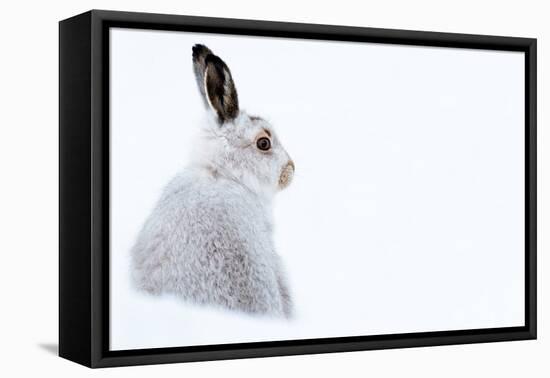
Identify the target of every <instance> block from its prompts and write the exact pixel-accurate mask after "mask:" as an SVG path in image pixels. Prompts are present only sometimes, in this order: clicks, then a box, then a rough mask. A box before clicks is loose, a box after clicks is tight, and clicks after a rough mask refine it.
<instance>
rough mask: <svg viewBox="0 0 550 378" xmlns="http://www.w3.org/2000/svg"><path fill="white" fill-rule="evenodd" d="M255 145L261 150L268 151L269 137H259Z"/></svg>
mask: <svg viewBox="0 0 550 378" xmlns="http://www.w3.org/2000/svg"><path fill="white" fill-rule="evenodd" d="M256 146H257V147H258V149H260V150H262V151H268V150H269V149H270V148H271V141H270V140H269V138H266V137H261V138H260V139H258V140H257V141H256Z"/></svg>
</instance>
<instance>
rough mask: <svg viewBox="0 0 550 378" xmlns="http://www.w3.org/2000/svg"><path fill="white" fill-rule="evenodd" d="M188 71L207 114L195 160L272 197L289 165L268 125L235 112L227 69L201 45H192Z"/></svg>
mask: <svg viewBox="0 0 550 378" xmlns="http://www.w3.org/2000/svg"><path fill="white" fill-rule="evenodd" d="M193 67H194V71H195V76H196V79H197V84H198V87H199V91H200V93H201V95H202V98H203V100H204V104H205V106H206V108H207V111H208V112H209V113H210V114H209V122H207V124H206V126H205V128H204V129H203V134H202V135H201V143H200V146H198V148H197V154H198V155H196V156H195V157H196V158H198V159H199V160H200V163H201V164H204V165H205V166H206V167H207V168H209V169H211V170H212V173H213V174H214V175H221V176H227V177H229V178H231V179H235V180H238V181H239V182H241V183H243V184H245V185H246V186H248V187H249V188H251V189H253V190H257V191H262V192H266V191H267V192H269V193H273V192H275V191H277V190H279V189H283V188H285V187H286V186H288V185H289V184H290V182H291V181H292V176H293V174H294V163H293V162H292V160H291V159H290V157H289V155H288V153H287V152H286V151H285V149H284V148H283V146H282V145H281V142H280V140H279V139H278V138H277V135H276V133H275V131H274V130H273V126H271V125H270V124H269V123H268V122H267V121H266V120H264V119H263V118H261V117H258V116H252V115H248V114H247V113H246V112H245V111H243V110H241V109H239V100H238V97H237V90H236V88H235V83H234V82H233V78H232V76H231V72H230V71H229V67H227V65H226V64H225V63H224V61H223V60H221V59H220V58H219V57H218V56H216V55H214V54H213V53H212V51H210V49H208V48H207V47H206V46H203V45H195V46H194V47H193Z"/></svg>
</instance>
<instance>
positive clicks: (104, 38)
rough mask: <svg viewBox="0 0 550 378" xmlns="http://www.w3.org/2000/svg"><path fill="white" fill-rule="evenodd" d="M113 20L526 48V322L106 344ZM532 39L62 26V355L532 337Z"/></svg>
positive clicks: (194, 357)
mask: <svg viewBox="0 0 550 378" xmlns="http://www.w3.org/2000/svg"><path fill="white" fill-rule="evenodd" d="M111 27H124V28H139V29H156V30H175V31H190V32H204V33H222V34H234V35H253V36H269V37H290V38H304V39H321V40H337V41H362V42H374V43H383V44H403V45H419V46H441V47H455V48H469V49H489V50H504V51H521V52H524V53H525V136H526V138H525V194H526V197H525V221H526V222H525V320H526V321H525V325H524V326H523V327H508V328H490V329H475V330H458V331H439V332H420V333H407V334H391V335H376V336H355V337H337V338H325V339H309V340H292V341H270V342H254V343H242V344H228V345H208V346H190V347H176V348H174V347H170V348H158V349H139V350H127V351H109V348H108V345H109V342H108V341H109V275H108V271H109V267H108V264H109V216H108V213H109V69H108V64H109V38H108V31H109V28H111ZM536 51H537V47H536V39H531V38H515V37H499V36H485V35H469V34H452V33H436V32H420V31H407V30H388V29H375V28H357V27H347V26H328V25H312V24H297V23H282V22H266V21H250V20H237V19H222V18H204V17H189V16H176V15H164V14H146V13H130V12H115V11H103V10H92V11H89V12H86V13H83V14H81V15H78V16H75V17H72V18H69V19H66V20H63V21H61V22H60V24H59V127H60V133H59V138H60V139H59V157H60V162H59V172H60V173H59V185H60V191H59V203H60V205H59V211H60V224H59V355H60V356H61V357H64V358H67V359H69V360H72V361H75V362H77V363H80V364H83V365H86V366H88V367H94V368H95V367H109V366H121V365H139V364H157V363H170V362H186V361H202V360H219V359H233V358H250V357H265V356H280V355H298V354H309V353H328V352H344V351H358V350H369V349H385V348H406V347H419V346H433V345H447V344H462V343H480V342H494V341H508V340H527V339H535V338H536V329H537V317H536V312H537V311H536V309H537V297H536V290H537V289H536V273H537V272H536V85H537V80H536V61H537V57H536V54H537V53H536Z"/></svg>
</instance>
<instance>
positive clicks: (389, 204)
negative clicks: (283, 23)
mask: <svg viewBox="0 0 550 378" xmlns="http://www.w3.org/2000/svg"><path fill="white" fill-rule="evenodd" d="M109 57H110V58H109V59H110V60H109V99H110V103H109V130H110V135H109V151H110V170H109V174H110V177H109V182H110V187H109V191H110V213H109V224H110V226H109V227H110V229H109V235H110V240H109V243H110V244H109V349H110V350H112V351H121V350H134V349H149V348H164V347H181V346H184V347H185V346H199V345H219V344H240V343H253V342H263V341H282V340H303V339H323V338H332V337H347V336H370V335H389V334H396V333H413V332H429V331H446V330H475V329H484V328H496V327H516V326H517V327H520V326H523V325H524V324H525V312H524V308H525V284H524V282H525V268H526V267H525V159H524V157H525V137H524V135H525V97H524V95H525V94H524V88H525V55H524V53H523V52H519V51H518V52H515V51H495V50H483V49H476V50H473V49H465V48H446V47H429V46H404V45H398V44H394V45H388V44H380V43H378V44H376V43H366V42H342V41H324V40H308V39H297V38H294V39H291V38H274V37H253V36H246V35H231V34H215V33H196V32H184V31H160V30H142V29H126V28H123V27H113V28H111V29H110V30H109ZM487 146H490V148H487ZM487 272H490V274H487Z"/></svg>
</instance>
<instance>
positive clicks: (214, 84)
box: [131, 45, 294, 317]
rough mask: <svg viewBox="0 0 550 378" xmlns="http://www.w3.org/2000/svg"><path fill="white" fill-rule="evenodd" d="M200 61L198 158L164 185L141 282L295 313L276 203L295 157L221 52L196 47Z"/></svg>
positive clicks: (229, 303)
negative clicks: (256, 112)
mask: <svg viewBox="0 0 550 378" xmlns="http://www.w3.org/2000/svg"><path fill="white" fill-rule="evenodd" d="M193 66H194V72H195V76H196V79H197V83H198V87H199V91H200V93H201V95H202V98H203V100H204V104H205V106H206V108H207V111H208V112H209V117H208V119H207V121H206V122H205V124H204V125H203V126H202V128H201V134H200V138H199V140H198V141H197V144H196V149H195V153H194V155H193V157H192V159H191V163H190V164H189V165H188V166H187V168H186V169H185V170H183V172H181V173H180V174H179V175H177V176H176V177H175V178H174V179H173V180H172V181H171V182H170V183H169V184H168V186H167V187H166V188H165V189H164V192H163V194H162V196H161V198H160V200H159V202H158V203H157V205H156V207H155V208H154V210H153V212H152V214H151V215H150V216H149V218H148V219H147V221H146V222H145V225H144V226H143V229H142V230H141V232H140V234H139V236H138V238H137V241H136V244H135V246H134V247H133V248H132V251H131V257H132V278H133V281H134V283H135V285H136V286H137V288H138V289H141V290H144V291H146V292H148V293H151V294H160V293H173V294H175V295H177V296H179V297H181V298H183V299H185V300H188V301H190V302H194V303H199V304H212V305H218V306H222V307H225V308H228V309H232V310H240V311H244V312H248V313H256V314H267V315H271V316H282V317H290V315H291V313H292V303H291V298H290V294H289V290H288V287H287V283H286V279H285V274H284V271H283V267H282V263H281V260H280V257H279V256H278V255H277V253H276V252H275V248H274V243H273V235H272V227H273V225H272V214H271V207H272V199H273V196H274V195H275V193H276V192H277V191H278V190H281V189H283V188H285V187H286V186H288V185H289V184H290V182H291V180H292V176H293V174H294V163H293V162H292V160H291V159H290V157H289V155H288V154H287V152H286V151H285V149H284V148H283V146H282V145H281V142H280V141H279V139H278V138H277V135H276V134H275V131H274V130H273V127H272V126H271V125H270V124H269V123H268V122H266V121H265V120H264V119H262V118H260V117H257V116H250V115H248V114H247V113H245V112H244V111H243V110H240V109H239V102H238V98H237V91H236V89H235V83H234V82H233V78H232V76H231V72H230V71H229V68H228V67H227V65H226V64H225V63H224V62H223V61H222V60H221V59H220V58H219V57H218V56H216V55H214V54H213V53H212V51H210V49H208V48H207V47H206V46H203V45H195V46H194V47H193Z"/></svg>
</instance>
